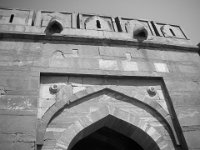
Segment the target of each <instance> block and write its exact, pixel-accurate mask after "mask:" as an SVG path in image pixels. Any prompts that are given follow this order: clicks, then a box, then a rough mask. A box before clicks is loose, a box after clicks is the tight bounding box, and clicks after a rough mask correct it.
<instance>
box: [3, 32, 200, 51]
mask: <svg viewBox="0 0 200 150" xmlns="http://www.w3.org/2000/svg"><path fill="white" fill-rule="evenodd" d="M71 30H73V29H71ZM74 30H75V29H74ZM76 30H77V29H76ZM74 32H86V33H87V31H81V30H80V31H78V30H77V31H74ZM96 32H97V33H98V32H103V31H96ZM69 33H70V32H69ZM104 34H105V33H104ZM115 34H116V33H115ZM118 34H119V36H120V35H121V34H122V33H118ZM123 34H124V33H123ZM6 38H9V39H10V38H11V39H13V38H14V39H16V38H18V39H25V40H27V39H32V40H37V41H45V40H47V41H65V42H73V43H77V42H78V43H89V44H92V45H94V44H95V45H105V44H107V45H117V46H120V45H122V46H123V45H126V46H139V47H142V48H145V47H148V48H162V49H163V48H168V49H173V50H174V51H189V52H196V53H198V51H199V47H198V46H194V45H190V44H182V43H180V44H179V42H177V44H176V43H170V42H164V41H162V40H159V39H156V40H145V41H143V42H138V41H137V40H136V39H131V38H124V37H123V36H122V37H119V38H118V37H117V38H112V36H111V37H107V36H101V37H97V36H95V37H94V36H92V35H90V34H89V33H88V34H77V33H76V34H74V33H71V34H67V35H61V34H55V35H53V36H47V35H46V34H44V33H32V32H26V33H20V32H3V31H1V33H0V39H1V40H2V39H6Z"/></svg>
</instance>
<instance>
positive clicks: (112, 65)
mask: <svg viewBox="0 0 200 150" xmlns="http://www.w3.org/2000/svg"><path fill="white" fill-rule="evenodd" d="M99 68H100V69H102V70H119V68H118V64H117V61H115V60H104V59H100V60H99Z"/></svg>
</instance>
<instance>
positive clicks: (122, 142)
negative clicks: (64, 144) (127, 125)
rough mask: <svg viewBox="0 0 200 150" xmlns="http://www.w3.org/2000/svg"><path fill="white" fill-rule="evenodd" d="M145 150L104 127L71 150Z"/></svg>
mask: <svg viewBox="0 0 200 150" xmlns="http://www.w3.org/2000/svg"><path fill="white" fill-rule="evenodd" d="M80 149H86V150H143V148H141V146H140V145H138V144H137V143H136V142H135V141H133V140H132V139H130V138H128V137H126V136H124V135H122V134H120V133H118V132H116V131H114V130H111V129H109V128H107V127H103V128H101V129H99V130H97V131H95V132H93V133H91V134H90V135H88V136H86V137H85V138H83V139H81V140H80V141H79V142H77V143H76V144H75V145H74V146H73V147H72V148H71V150H80Z"/></svg>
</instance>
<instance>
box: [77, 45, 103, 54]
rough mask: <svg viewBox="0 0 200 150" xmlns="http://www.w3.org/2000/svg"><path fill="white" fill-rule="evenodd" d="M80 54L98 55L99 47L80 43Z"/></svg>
mask: <svg viewBox="0 0 200 150" xmlns="http://www.w3.org/2000/svg"><path fill="white" fill-rule="evenodd" d="M79 52H80V55H83V56H86V57H90V56H99V48H98V46H92V45H90V46H89V45H81V49H80V51H79Z"/></svg>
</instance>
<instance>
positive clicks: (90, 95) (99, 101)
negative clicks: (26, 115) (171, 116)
mask: <svg viewBox="0 0 200 150" xmlns="http://www.w3.org/2000/svg"><path fill="white" fill-rule="evenodd" d="M133 95H134V96H135V97H137V98H139V97H140V99H141V100H139V99H136V98H134V97H133ZM133 95H126V92H123V90H121V91H120V90H117V86H105V87H99V86H96V87H88V88H86V89H85V90H81V91H79V92H77V93H75V94H73V95H71V96H70V97H65V99H63V100H58V101H57V102H56V103H55V104H54V105H52V106H51V107H50V108H49V109H48V111H47V112H46V113H45V114H44V116H43V117H42V118H41V120H40V123H39V124H42V125H41V127H40V126H38V127H39V128H38V133H37V135H41V136H39V137H40V138H39V137H38V141H37V142H38V144H43V141H44V140H45V138H47V139H48V137H44V134H45V136H46V135H48V134H49V133H48V132H53V130H55V132H56V131H63V130H64V131H65V132H66V130H70V132H72V130H71V129H70V126H69V127H66V126H65V127H66V130H65V129H63V128H62V127H61V128H60V127H58V128H57V127H56V126H52V125H53V124H56V123H58V122H59V120H70V119H69V118H65V117H66V116H70V117H71V119H72V118H73V117H74V118H73V119H72V120H73V121H72V122H71V125H72V126H74V125H75V129H76V131H79V130H80V129H83V128H86V127H87V126H88V125H91V124H92V123H94V122H96V121H98V119H99V117H100V118H103V117H106V116H108V115H113V116H115V117H117V118H119V119H121V120H124V121H126V122H128V121H129V122H132V125H134V126H139V128H140V129H141V130H143V131H144V132H146V133H148V134H149V136H152V137H153V138H154V139H155V140H158V139H159V138H158V137H159V135H161V134H159V133H158V132H157V130H156V129H154V127H153V126H152V125H151V124H150V123H149V122H148V120H152V122H154V125H155V122H157V126H159V127H162V130H163V131H164V132H165V133H167V134H169V135H171V137H168V138H169V139H170V140H171V139H173V138H174V135H173V131H172V129H171V127H170V125H169V124H168V122H167V120H165V119H164V117H162V115H161V114H160V115H159V111H160V110H162V111H163V112H166V111H164V109H162V107H159V108H157V109H158V111H157V110H156V108H154V109H153V107H154V106H160V105H158V103H156V102H154V101H153V100H152V99H150V98H148V101H147V98H145V96H143V97H142V94H141V93H140V96H139V94H138V93H135V94H133ZM131 96H132V97H131ZM145 99H146V100H145ZM149 101H151V102H149ZM145 102H146V103H145ZM147 102H148V103H149V105H148V103H147ZM130 103H131V104H132V105H130ZM151 103H154V105H152V106H150V105H151ZM155 104H157V105H155ZM105 106H106V107H105ZM105 110H107V111H105ZM103 112H105V113H103ZM136 112H137V115H138V116H139V117H136V116H137V115H136ZM144 112H145V113H144ZM151 113H154V114H153V115H152V114H151ZM142 114H143V116H142ZM166 114H167V112H166ZM102 115H103V116H102ZM155 116H157V118H156V117H155ZM63 117H64V118H63ZM78 118H80V119H78ZM141 118H142V119H141ZM155 120H157V121H155ZM61 122H62V121H61ZM88 123H89V124H88ZM135 123H138V124H135ZM62 124H63V123H61V124H60V125H58V126H62ZM68 124H70V123H68ZM152 124H153V123H152ZM155 126H156V125H155ZM56 128H57V129H56ZM166 129H167V130H166ZM47 131H48V132H47ZM64 131H63V132H64ZM45 132H46V133H45ZM65 132H64V133H65ZM67 132H68V131H67ZM154 132H157V133H158V134H157V136H155V135H156V134H152V133H154ZM168 132H169V133H168ZM47 133H48V134H47ZM64 133H62V134H64ZM73 133H74V132H73ZM73 133H71V134H73ZM53 134H54V132H53ZM68 134H69V132H68ZM76 134H77V133H76ZM42 135H43V137H42ZM56 135H57V134H56ZM63 136H64V135H63ZM161 137H162V136H161ZM68 138H69V137H68ZM170 140H169V141H170ZM171 141H173V140H171ZM175 143H176V142H175ZM60 144H61V143H59V142H58V143H57V145H60ZM61 145H62V144H61ZM61 147H62V146H61Z"/></svg>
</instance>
